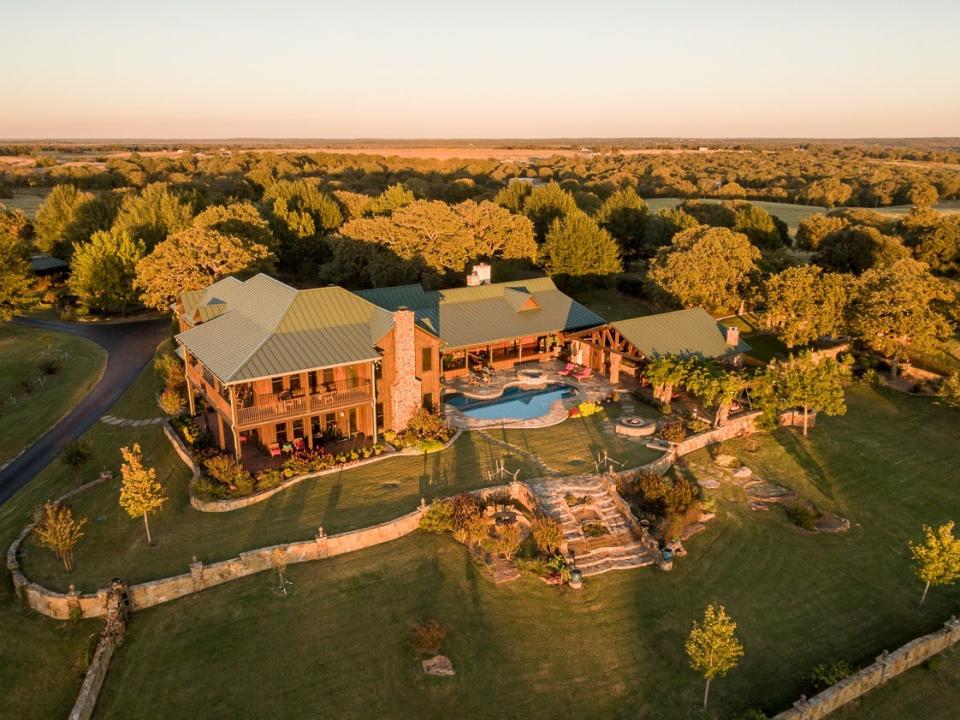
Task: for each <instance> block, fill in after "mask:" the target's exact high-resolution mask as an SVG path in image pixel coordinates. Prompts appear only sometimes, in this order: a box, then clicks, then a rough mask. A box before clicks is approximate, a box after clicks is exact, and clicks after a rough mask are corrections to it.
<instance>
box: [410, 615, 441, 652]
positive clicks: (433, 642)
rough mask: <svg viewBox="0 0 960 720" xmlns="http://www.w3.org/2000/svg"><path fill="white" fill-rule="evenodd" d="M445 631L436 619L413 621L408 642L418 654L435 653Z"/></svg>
mask: <svg viewBox="0 0 960 720" xmlns="http://www.w3.org/2000/svg"><path fill="white" fill-rule="evenodd" d="M446 636H447V631H446V629H445V628H444V627H443V625H441V624H440V623H439V622H437V621H436V620H427V621H426V622H422V623H415V624H414V626H413V628H412V629H411V631H410V644H411V645H413V649H414V650H415V651H416V652H417V653H418V654H419V655H436V654H437V653H438V652H440V645H441V644H443V639H444V638H445V637H446Z"/></svg>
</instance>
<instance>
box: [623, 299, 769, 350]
mask: <svg viewBox="0 0 960 720" xmlns="http://www.w3.org/2000/svg"><path fill="white" fill-rule="evenodd" d="M610 324H611V325H612V326H613V327H615V328H616V329H617V330H619V331H620V334H621V335H623V337H624V338H625V339H626V340H628V341H629V342H630V343H631V344H633V345H634V346H635V347H636V348H637V349H638V350H640V352H642V353H643V354H644V356H646V357H657V356H662V355H685V356H689V355H697V356H700V357H703V358H717V357H722V356H724V355H727V354H730V353H738V352H747V351H748V350H750V346H749V345H747V344H746V343H745V342H744V341H743V340H740V341H739V343H738V344H737V345H736V346H735V347H731V346H730V345H728V344H727V335H726V328H724V326H723V325H721V324H720V323H719V322H717V321H716V320H714V319H713V317H712V316H711V315H710V313H708V312H707V311H706V310H704V309H703V308H689V309H687V310H676V311H674V312H667V313H660V314H658V315H646V316H644V317H635V318H630V319H629V320H618V321H617V322H614V323H610Z"/></svg>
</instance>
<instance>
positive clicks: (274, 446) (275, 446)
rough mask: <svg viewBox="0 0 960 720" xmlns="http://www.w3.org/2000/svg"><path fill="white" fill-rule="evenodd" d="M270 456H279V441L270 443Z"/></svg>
mask: <svg viewBox="0 0 960 720" xmlns="http://www.w3.org/2000/svg"><path fill="white" fill-rule="evenodd" d="M270 457H280V443H270Z"/></svg>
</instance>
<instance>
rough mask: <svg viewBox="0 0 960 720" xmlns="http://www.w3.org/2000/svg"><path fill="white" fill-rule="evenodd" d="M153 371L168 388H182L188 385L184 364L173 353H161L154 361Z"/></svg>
mask: <svg viewBox="0 0 960 720" xmlns="http://www.w3.org/2000/svg"><path fill="white" fill-rule="evenodd" d="M153 369H154V370H155V371H156V373H157V375H159V376H160V377H161V378H163V384H164V385H165V386H166V387H168V388H177V389H179V388H181V387H183V386H184V385H185V384H186V381H185V380H184V378H183V364H182V363H181V362H180V359H179V358H178V357H177V356H176V355H174V354H172V353H160V354H158V355H157V356H156V357H155V358H154V359H153Z"/></svg>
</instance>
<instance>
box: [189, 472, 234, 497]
mask: <svg viewBox="0 0 960 720" xmlns="http://www.w3.org/2000/svg"><path fill="white" fill-rule="evenodd" d="M193 491H194V492H195V493H196V494H197V495H198V496H199V497H202V498H205V499H207V500H219V499H220V498H225V497H226V496H227V495H229V494H230V491H229V489H228V488H227V486H226V485H221V484H220V483H218V482H217V481H216V480H212V479H211V478H209V477H207V476H206V475H201V476H200V477H198V478H197V482H196V483H195V484H194V486H193Z"/></svg>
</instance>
